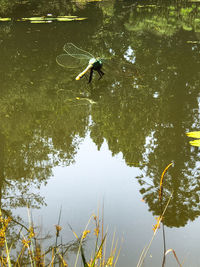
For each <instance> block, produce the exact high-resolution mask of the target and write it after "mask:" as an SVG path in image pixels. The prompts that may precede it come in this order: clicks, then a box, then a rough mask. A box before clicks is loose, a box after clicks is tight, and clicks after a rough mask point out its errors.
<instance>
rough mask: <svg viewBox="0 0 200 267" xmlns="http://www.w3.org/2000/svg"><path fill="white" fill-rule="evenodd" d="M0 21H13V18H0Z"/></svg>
mask: <svg viewBox="0 0 200 267" xmlns="http://www.w3.org/2000/svg"><path fill="white" fill-rule="evenodd" d="M0 21H11V18H0Z"/></svg>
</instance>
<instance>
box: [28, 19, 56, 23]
mask: <svg viewBox="0 0 200 267" xmlns="http://www.w3.org/2000/svg"><path fill="white" fill-rule="evenodd" d="M51 22H52V20H32V21H31V23H51Z"/></svg>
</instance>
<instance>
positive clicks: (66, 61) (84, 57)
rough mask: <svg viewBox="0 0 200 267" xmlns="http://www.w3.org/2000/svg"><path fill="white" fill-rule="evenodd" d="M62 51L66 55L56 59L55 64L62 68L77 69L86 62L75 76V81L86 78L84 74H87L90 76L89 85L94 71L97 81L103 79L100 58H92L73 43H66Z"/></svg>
mask: <svg viewBox="0 0 200 267" xmlns="http://www.w3.org/2000/svg"><path fill="white" fill-rule="evenodd" d="M63 50H64V51H65V52H66V53H65V54H61V55H59V56H57V57H56V61H57V63H58V64H59V65H60V66H62V67H67V68H77V67H78V66H80V65H81V66H82V63H84V64H86V62H88V65H87V67H86V68H85V69H84V70H83V71H82V72H81V73H79V74H78V75H77V76H76V80H77V81H79V80H80V79H81V78H82V77H84V76H86V74H87V73H88V72H89V73H90V75H89V79H88V83H90V82H91V81H92V77H93V73H94V71H97V73H98V74H99V79H101V78H102V77H103V75H104V72H103V71H102V66H103V60H102V59H101V58H99V57H97V58H96V57H94V56H93V55H92V54H90V53H89V52H87V51H85V50H83V49H81V48H78V47H77V46H76V45H74V44H73V43H66V44H65V45H64V47H63Z"/></svg>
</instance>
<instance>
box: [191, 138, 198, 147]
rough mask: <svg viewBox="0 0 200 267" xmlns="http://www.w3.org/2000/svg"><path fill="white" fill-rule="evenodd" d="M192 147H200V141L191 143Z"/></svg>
mask: <svg viewBox="0 0 200 267" xmlns="http://www.w3.org/2000/svg"><path fill="white" fill-rule="evenodd" d="M190 145H191V146H200V139H197V140H193V141H190Z"/></svg>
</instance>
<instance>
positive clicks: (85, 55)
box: [63, 43, 94, 60]
mask: <svg viewBox="0 0 200 267" xmlns="http://www.w3.org/2000/svg"><path fill="white" fill-rule="evenodd" d="M63 49H64V51H65V52H66V53H67V54H68V55H70V56H71V57H75V58H79V59H88V60H89V59H91V58H94V56H93V55H92V54H90V53H89V52H87V51H85V50H83V49H80V48H78V47H77V46H75V45H74V44H72V43H66V44H65V45H64V47H63Z"/></svg>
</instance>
